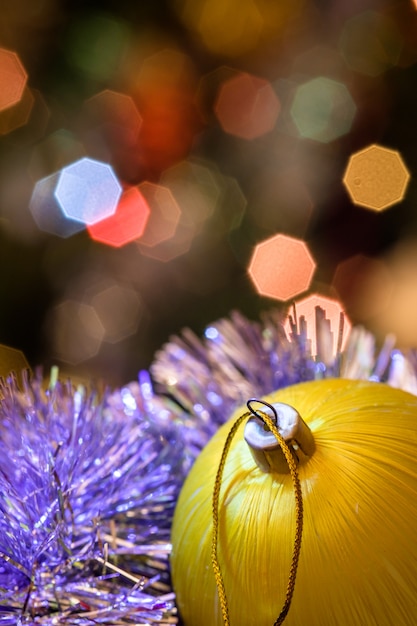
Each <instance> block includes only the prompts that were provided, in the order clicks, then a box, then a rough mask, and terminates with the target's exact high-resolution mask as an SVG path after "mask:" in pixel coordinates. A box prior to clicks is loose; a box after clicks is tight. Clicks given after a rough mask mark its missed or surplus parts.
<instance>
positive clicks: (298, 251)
mask: <svg viewBox="0 0 417 626" xmlns="http://www.w3.org/2000/svg"><path fill="white" fill-rule="evenodd" d="M315 268H316V263H315V261H314V259H313V257H312V256H311V254H310V252H309V249H308V247H307V244H306V243H305V242H304V241H302V240H301V239H294V238H293V237H288V236H286V235H275V236H274V237H271V238H270V239H267V240H265V241H263V242H262V243H259V244H258V245H257V246H256V247H255V250H254V252H253V255H252V258H251V260H250V263H249V267H248V273H249V276H250V278H251V279H252V281H253V283H254V285H255V287H256V289H257V291H258V293H260V294H261V295H263V296H268V297H269V298H275V299H277V300H284V301H286V300H290V299H291V298H294V297H295V296H297V295H299V294H300V293H302V292H303V291H306V290H307V289H308V288H309V286H310V283H311V279H312V277H313V274H314V270H315Z"/></svg>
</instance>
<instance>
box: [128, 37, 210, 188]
mask: <svg viewBox="0 0 417 626" xmlns="http://www.w3.org/2000/svg"><path fill="white" fill-rule="evenodd" d="M130 80H131V83H132V84H131V86H130V92H131V93H132V96H133V98H134V100H135V101H136V102H138V103H140V104H139V110H140V114H141V116H142V120H143V121H142V127H141V133H140V148H141V155H142V163H141V165H142V171H143V172H144V174H145V176H146V178H149V179H153V180H156V178H157V177H158V176H159V175H160V173H161V172H162V171H163V170H164V169H167V168H169V167H171V166H172V165H174V164H175V163H177V162H179V161H181V160H183V159H185V158H187V156H188V154H189V152H190V150H191V148H192V144H193V141H194V139H195V135H196V133H197V132H198V131H199V130H200V129H201V126H202V121H201V116H200V113H199V110H198V105H197V101H196V90H197V86H198V78H197V75H196V70H195V65H194V63H193V61H192V60H191V58H190V57H189V56H188V55H186V54H185V53H184V52H182V51H180V50H176V49H172V48H165V49H163V50H159V51H158V52H155V53H154V54H149V56H147V57H146V58H145V59H143V61H142V63H141V65H140V68H137V60H136V59H135V64H134V66H133V67H132V72H131V77H130Z"/></svg>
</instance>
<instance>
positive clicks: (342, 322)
mask: <svg viewBox="0 0 417 626" xmlns="http://www.w3.org/2000/svg"><path fill="white" fill-rule="evenodd" d="M294 315H295V317H296V319H294ZM291 318H292V322H293V323H295V324H296V327H297V329H298V331H299V332H303V331H304V332H305V333H306V336H307V340H309V341H310V342H311V351H312V354H313V356H317V355H318V354H320V355H321V356H322V357H323V358H324V359H325V360H326V359H327V358H331V357H332V355H334V354H336V352H338V351H340V350H343V348H344V346H345V344H346V341H347V339H348V337H349V333H350V330H351V328H352V325H351V323H350V320H349V319H348V318H347V316H346V314H345V313H344V310H343V308H342V306H341V304H340V303H339V302H338V301H337V300H334V299H333V298H327V297H325V296H320V295H317V294H312V295H311V296H307V297H306V298H303V299H302V300H298V301H297V302H296V303H295V305H294V306H293V307H290V308H289V309H288V316H287V319H286V322H285V324H284V328H285V330H286V332H287V335H288V336H289V337H291ZM322 326H324V327H325V328H326V329H328V330H330V331H331V337H332V344H331V345H328V344H327V343H325V337H326V336H327V334H326V333H320V329H321V327H322ZM317 331H318V332H317Z"/></svg>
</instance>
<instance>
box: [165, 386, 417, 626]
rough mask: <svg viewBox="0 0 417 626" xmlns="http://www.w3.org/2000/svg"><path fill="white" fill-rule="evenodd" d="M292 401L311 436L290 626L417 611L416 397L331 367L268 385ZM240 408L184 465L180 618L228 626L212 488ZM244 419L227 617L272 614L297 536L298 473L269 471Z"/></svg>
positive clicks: (233, 474)
mask: <svg viewBox="0 0 417 626" xmlns="http://www.w3.org/2000/svg"><path fill="white" fill-rule="evenodd" d="M265 400H266V401H267V402H269V403H275V402H282V403H286V404H289V405H290V406H292V407H294V408H295V409H296V410H297V411H298V412H299V414H300V415H301V416H302V418H303V420H304V421H305V422H306V424H307V425H308V426H309V428H310V430H311V432H312V434H313V437H314V442H315V449H314V452H313V454H312V455H311V457H309V458H308V459H307V460H305V459H304V460H303V462H301V463H300V464H299V466H298V475H299V479H300V482H301V487H302V494H303V506H304V528H303V536H302V545H301V553H300V559H299V564H298V572H297V578H296V583H295V591H294V596H293V599H292V604H291V607H290V609H289V613H288V615H287V617H286V618H285V626H357V625H358V624H366V625H367V626H392V625H393V624H398V625H404V626H406V625H410V626H411V625H412V624H416V623H417V542H416V541H415V520H416V519H417V464H416V456H417V455H416V453H417V398H416V397H415V396H413V395H411V394H409V393H407V392H404V391H402V390H399V389H394V388H392V387H389V386H388V385H385V384H383V383H376V382H367V381H357V380H344V379H328V380H322V381H313V382H306V383H300V384H297V385H293V386H291V387H287V388H284V389H281V390H280V391H278V392H276V393H273V394H270V395H268V396H266V397H265ZM245 411H246V407H244V408H241V409H239V410H238V411H236V413H235V414H234V415H233V416H232V417H231V419H230V420H229V421H228V422H227V423H226V424H224V426H222V427H221V428H220V429H219V430H218V432H217V433H216V434H215V435H214V437H213V438H212V439H211V441H210V442H209V443H208V445H207V446H206V447H205V449H204V450H203V451H202V453H201V454H200V455H199V457H198V458H197V460H196V462H195V464H194V466H193V468H192V470H191V472H190V473H189V475H188V477H187V479H186V481H185V484H184V486H183V489H182V491H181V494H180V497H179V499H178V502H177V507H176V511H175V515H174V522H173V529H172V542H173V550H172V557H171V565H172V577H173V584H174V589H175V591H176V593H177V605H178V607H179V610H180V613H181V617H182V620H183V623H184V624H185V626H223V619H222V615H221V611H220V607H219V601H218V595H217V589H216V582H215V577H214V574H213V570H212V564H211V541H212V531H213V520H212V516H213V512H212V494H213V487H214V481H215V476H216V472H217V468H218V465H219V460H220V457H221V454H222V450H223V448H224V444H225V440H226V437H227V435H228V433H229V431H230V429H231V426H232V425H233V423H234V422H235V421H236V419H237V417H239V416H240V415H242V413H244V412H245ZM243 433H244V427H243V426H242V427H240V430H239V432H238V433H237V434H236V436H235V438H234V440H233V442H232V444H231V448H230V451H229V453H228V456H227V459H226V464H225V467H224V472H223V476H222V483H221V491H220V498H219V532H218V556H219V562H220V566H221V569H222V574H223V578H224V585H225V590H226V595H227V601H228V606H229V614H230V625H231V626H255V625H256V626H273V624H274V622H275V620H276V619H277V616H278V614H279V612H280V610H281V607H282V604H283V601H284V598H285V591H286V586H287V582H288V572H289V568H290V564H291V555H292V550H293V545H294V529H295V514H294V511H295V504H294V490H293V483H292V480H291V476H290V475H289V473H285V472H282V473H280V472H276V471H272V472H269V473H267V472H264V471H262V470H261V469H260V468H259V467H258V466H257V464H256V463H255V461H254V458H253V455H252V453H251V450H250V448H249V446H248V444H247V443H246V441H245V439H244V435H243Z"/></svg>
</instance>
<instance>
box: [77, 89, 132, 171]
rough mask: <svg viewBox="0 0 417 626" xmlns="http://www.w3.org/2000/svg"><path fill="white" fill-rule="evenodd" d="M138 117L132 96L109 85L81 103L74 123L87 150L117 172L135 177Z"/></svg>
mask: <svg viewBox="0 0 417 626" xmlns="http://www.w3.org/2000/svg"><path fill="white" fill-rule="evenodd" d="M141 126H142V117H141V115H140V113H139V111H138V108H137V105H136V102H135V101H134V100H133V98H132V96H130V95H127V94H125V93H121V92H119V91H115V90H112V89H105V90H103V91H100V92H99V93H97V94H95V95H94V96H92V97H91V98H89V99H88V100H86V101H85V102H84V104H83V107H82V110H81V114H80V117H79V120H78V127H79V129H80V130H79V132H80V135H81V136H82V139H83V143H84V145H85V146H86V148H87V150H88V154H89V155H90V156H92V157H94V158H97V159H98V160H101V161H109V162H111V163H112V166H113V168H114V170H115V171H116V172H117V174H118V176H119V177H121V178H123V179H124V180H135V179H136V177H137V175H138V171H139V170H140V159H141V144H140V137H139V134H140V129H141Z"/></svg>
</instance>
